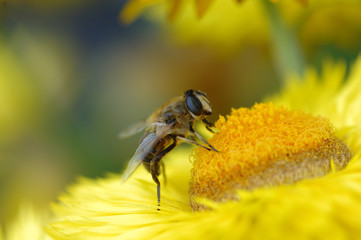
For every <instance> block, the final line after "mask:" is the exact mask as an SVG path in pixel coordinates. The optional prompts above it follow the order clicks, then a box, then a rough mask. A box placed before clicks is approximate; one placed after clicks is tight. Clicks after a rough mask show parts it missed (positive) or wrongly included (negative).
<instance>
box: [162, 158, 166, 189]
mask: <svg viewBox="0 0 361 240" xmlns="http://www.w3.org/2000/svg"><path fill="white" fill-rule="evenodd" d="M161 164H162V173H163V179H164V184H167V176H166V175H165V165H164V162H163V161H162V162H161Z"/></svg>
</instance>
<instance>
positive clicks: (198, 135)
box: [194, 131, 219, 152]
mask: <svg viewBox="0 0 361 240" xmlns="http://www.w3.org/2000/svg"><path fill="white" fill-rule="evenodd" d="M194 135H195V136H196V137H197V138H198V139H200V140H201V141H202V142H204V143H205V144H207V145H208V147H210V148H211V149H212V150H213V151H216V152H219V151H218V150H217V149H215V148H214V147H213V146H212V145H211V144H210V143H209V142H207V140H205V139H204V138H203V137H202V136H201V135H200V134H199V133H197V132H196V131H194Z"/></svg>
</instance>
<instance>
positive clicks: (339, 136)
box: [47, 58, 361, 239]
mask: <svg viewBox="0 0 361 240" xmlns="http://www.w3.org/2000/svg"><path fill="white" fill-rule="evenodd" d="M344 80H347V81H346V82H344ZM360 91H361V58H360V59H359V60H358V61H357V62H356V63H355V64H354V66H353V68H352V70H351V72H350V73H349V75H346V70H345V66H344V64H326V65H325V67H324V69H323V75H321V77H318V75H317V74H316V73H315V71H313V70H309V71H308V72H307V74H306V75H305V79H304V81H303V82H300V81H296V80H294V81H290V83H289V84H288V85H287V86H286V87H285V88H284V90H283V92H282V93H281V94H279V95H277V96H275V97H272V98H270V100H272V102H274V104H271V103H268V104H256V105H255V106H254V107H253V108H252V109H245V108H241V109H237V110H233V111H232V113H231V115H229V116H227V119H225V118H223V117H221V118H220V120H219V121H218V122H217V123H216V124H217V127H218V128H219V130H220V132H219V133H217V134H215V135H214V136H213V138H211V139H210V140H209V141H210V142H211V143H212V144H214V145H215V147H216V148H219V149H220V150H221V153H213V152H205V151H203V150H202V149H196V150H194V151H193V152H192V154H191V160H192V162H193V164H194V168H193V169H192V171H191V173H192V177H191V174H190V169H191V167H192V164H191V163H190V162H189V161H188V158H189V157H188V154H189V153H190V150H189V149H178V150H175V151H173V152H171V153H170V154H169V155H167V156H166V158H165V159H164V160H165V163H166V167H167V169H166V173H167V180H168V181H167V184H163V188H162V191H161V206H160V210H159V211H158V210H157V208H158V207H157V198H156V188H155V184H154V183H153V181H152V180H151V177H150V175H149V173H147V172H146V171H145V170H144V169H142V168H140V169H139V170H138V171H137V172H136V173H135V175H134V176H133V177H132V178H131V179H130V180H129V182H126V183H125V184H122V185H121V184H120V178H121V176H120V175H111V176H108V177H106V178H103V179H85V178H83V179H81V180H80V181H79V182H78V183H76V184H75V185H73V186H71V187H70V188H69V189H68V193H66V194H63V195H62V196H61V197H60V199H59V200H60V203H58V204H55V205H54V212H55V213H56V216H57V221H55V222H53V223H51V224H49V225H48V226H47V232H48V233H49V234H50V235H51V236H52V237H53V238H54V239H330V238H332V239H355V238H358V237H359V236H360V234H361V228H360V226H361V221H360V219H359V216H361V207H360V206H361V158H360V157H361V156H360V154H361V151H360V150H361V140H360V139H361V138H360V137H359V136H361V95H360V94H359V93H360ZM281 105H284V106H285V107H282V106H281ZM294 109H302V111H301V110H294ZM325 117H327V118H328V119H330V121H329V120H328V119H327V118H325ZM350 150H351V151H350ZM351 152H352V154H353V157H352V158H351ZM294 166H296V167H294ZM269 170H271V171H269ZM300 170H301V171H300ZM207 171H208V172H207ZM219 172H221V173H222V174H219ZM235 173H238V174H235ZM259 173H267V174H261V175H260V174H259ZM270 173H273V174H270ZM303 174H304V175H303ZM264 176H265V179H266V180H267V181H263V182H262V178H263V177H264ZM255 179H256V180H255ZM257 179H258V180H257ZM259 180H260V181H259ZM268 180H269V181H268ZM242 181H243V182H242ZM189 182H191V185H190V194H191V195H190V196H189V195H188V192H189ZM255 183H256V184H255ZM259 183H261V184H259ZM229 186H231V187H229ZM217 191H218V192H217ZM209 192H211V193H213V194H211V195H207V193H209ZM203 193H206V194H205V195H204V194H203ZM222 194H225V195H223V196H222ZM219 196H222V197H221V198H219ZM189 200H190V201H191V205H192V207H193V209H192V208H191V207H190V205H189ZM199 206H202V208H199ZM203 207H205V208H206V209H208V210H206V211H197V210H200V209H203ZM195 210H196V211H195Z"/></svg>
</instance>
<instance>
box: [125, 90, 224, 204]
mask: <svg viewBox="0 0 361 240" xmlns="http://www.w3.org/2000/svg"><path fill="white" fill-rule="evenodd" d="M211 114H212V107H211V103H210V102H209V100H208V98H207V95H206V94H205V93H204V92H201V91H197V90H188V91H186V92H185V93H184V95H183V96H179V97H175V98H173V99H171V100H170V101H168V102H167V103H165V104H164V105H163V106H161V107H160V108H159V109H157V110H156V111H155V112H153V113H152V114H151V115H150V116H149V117H148V118H147V119H146V120H144V121H140V122H137V123H135V124H134V125H132V126H130V127H129V128H127V129H125V130H124V131H122V132H121V133H120V134H119V137H120V138H126V137H129V136H131V135H133V134H135V133H138V132H140V131H142V130H144V129H145V130H146V131H145V134H144V136H143V137H142V138H141V140H140V144H139V147H138V148H137V150H136V151H135V154H134V156H133V157H132V158H131V159H130V161H129V163H128V166H127V168H126V170H125V171H124V173H123V175H122V182H125V181H126V180H127V179H128V178H129V177H130V176H131V175H132V174H133V173H134V171H135V170H136V169H137V168H138V167H139V165H140V164H141V163H143V165H144V167H145V168H146V169H147V170H148V171H149V172H150V174H151V175H152V178H153V180H154V182H155V183H156V184H157V197H158V205H160V182H159V179H158V176H159V175H160V162H161V160H162V158H163V157H164V156H165V155H166V154H167V153H168V152H170V151H171V150H172V149H173V148H175V147H176V146H177V145H178V144H179V143H181V142H187V143H191V144H195V145H197V146H200V147H203V148H205V149H207V150H209V151H216V152H218V151H217V150H216V149H215V148H214V147H213V146H212V145H211V144H209V143H208V142H207V141H206V140H205V139H204V138H203V137H202V136H201V135H200V134H199V133H197V132H196V131H195V130H194V128H193V125H194V123H195V122H196V121H202V122H203V123H205V125H206V128H207V129H208V130H209V131H212V129H211V127H214V125H213V124H212V123H211V122H209V121H208V120H207V119H206V117H207V116H208V115H211ZM212 132H213V131H212ZM197 140H200V141H201V142H203V143H204V144H205V145H202V144H200V143H198V142H197ZM162 167H163V171H164V166H162Z"/></svg>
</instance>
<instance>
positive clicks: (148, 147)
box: [122, 123, 171, 182]
mask: <svg viewBox="0 0 361 240" xmlns="http://www.w3.org/2000/svg"><path fill="white" fill-rule="evenodd" d="M158 126H160V128H159V129H158V130H157V131H156V133H149V134H148V135H146V136H145V137H144V139H143V140H142V142H141V143H140V145H139V147H138V148H137V150H136V151H135V154H134V156H133V157H132V158H131V159H130V161H129V163H128V166H127V169H125V171H124V173H123V175H122V182H125V181H126V180H127V179H128V178H129V177H130V176H131V175H132V174H133V173H134V172H135V170H136V169H137V168H138V167H139V165H140V164H141V163H142V161H143V159H144V158H145V157H146V156H147V155H148V153H150V152H151V151H152V149H153V147H154V146H155V144H156V143H157V142H158V140H159V139H161V138H163V137H164V136H166V135H167V134H168V133H169V129H170V127H171V125H168V124H165V123H158Z"/></svg>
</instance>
